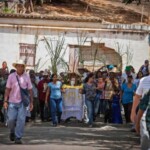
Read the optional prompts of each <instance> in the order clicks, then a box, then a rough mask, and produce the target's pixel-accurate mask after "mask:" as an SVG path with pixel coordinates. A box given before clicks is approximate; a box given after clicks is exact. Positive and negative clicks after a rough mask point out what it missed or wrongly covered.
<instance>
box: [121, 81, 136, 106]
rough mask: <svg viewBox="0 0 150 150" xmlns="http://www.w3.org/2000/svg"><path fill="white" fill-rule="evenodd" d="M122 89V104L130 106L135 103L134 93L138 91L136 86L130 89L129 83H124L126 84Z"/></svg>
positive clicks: (133, 85)
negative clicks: (129, 104)
mask: <svg viewBox="0 0 150 150" xmlns="http://www.w3.org/2000/svg"><path fill="white" fill-rule="evenodd" d="M121 89H122V91H123V95H122V103H123V104H128V103H131V102H133V96H134V93H135V91H136V85H135V84H132V87H131V88H129V87H128V85H127V83H124V84H122V87H121Z"/></svg>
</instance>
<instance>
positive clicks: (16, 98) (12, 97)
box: [6, 72, 32, 103]
mask: <svg viewBox="0 0 150 150" xmlns="http://www.w3.org/2000/svg"><path fill="white" fill-rule="evenodd" d="M17 77H18V80H19V83H20V86H21V87H22V88H23V89H28V90H31V89H32V83H31V80H30V77H29V75H28V74H27V73H23V74H22V75H21V76H19V75H18V74H17V73H16V72H14V73H12V74H10V75H9V77H8V80H7V84H6V87H7V88H9V89H11V91H10V94H9V102H11V103H20V102H21V94H20V87H19V84H18V81H17Z"/></svg>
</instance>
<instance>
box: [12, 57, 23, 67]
mask: <svg viewBox="0 0 150 150" xmlns="http://www.w3.org/2000/svg"><path fill="white" fill-rule="evenodd" d="M16 65H23V66H24V67H26V65H25V63H24V61H23V60H22V59H20V60H17V61H16V62H15V63H13V64H12V66H13V67H15V68H16Z"/></svg>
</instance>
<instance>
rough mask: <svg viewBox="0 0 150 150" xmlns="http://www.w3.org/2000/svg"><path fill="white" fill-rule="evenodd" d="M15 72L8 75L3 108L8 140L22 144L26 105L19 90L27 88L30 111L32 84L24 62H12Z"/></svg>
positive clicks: (31, 105) (31, 106)
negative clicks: (8, 134) (8, 132)
mask: <svg viewBox="0 0 150 150" xmlns="http://www.w3.org/2000/svg"><path fill="white" fill-rule="evenodd" d="M13 67H15V68H16V72H14V73H12V74H10V75H9V77H8V80H7V84H6V90H5V98H4V108H5V109H7V108H8V127H9V129H10V140H11V141H15V143H16V144H22V141H21V138H22V136H23V132H24V126H25V118H26V106H25V105H24V104H23V100H22V97H21V90H20V87H21V88H22V89H28V91H29V95H30V111H31V110H32V109H33V96H32V84H31V80H30V77H29V76H28V75H27V73H25V67H26V65H25V63H24V61H23V60H18V61H17V62H16V63H13Z"/></svg>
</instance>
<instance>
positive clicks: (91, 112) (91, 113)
mask: <svg viewBox="0 0 150 150" xmlns="http://www.w3.org/2000/svg"><path fill="white" fill-rule="evenodd" d="M85 103H86V106H87V111H88V118H89V125H92V124H93V117H94V100H87V99H86V100H85Z"/></svg>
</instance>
